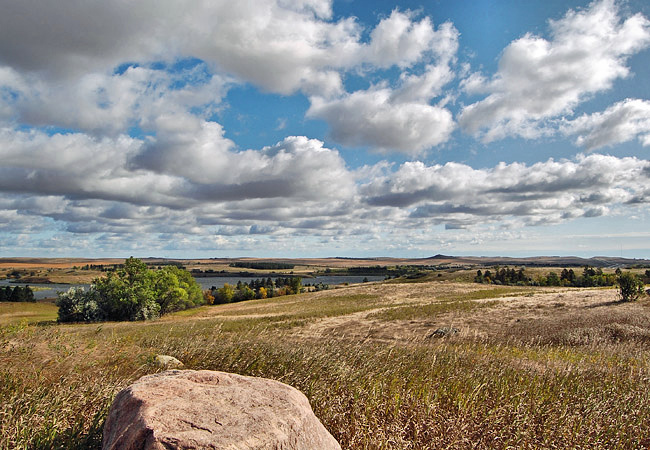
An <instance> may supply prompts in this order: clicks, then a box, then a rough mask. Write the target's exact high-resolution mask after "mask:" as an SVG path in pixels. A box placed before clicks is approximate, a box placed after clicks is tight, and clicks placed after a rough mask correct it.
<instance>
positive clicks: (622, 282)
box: [617, 272, 644, 302]
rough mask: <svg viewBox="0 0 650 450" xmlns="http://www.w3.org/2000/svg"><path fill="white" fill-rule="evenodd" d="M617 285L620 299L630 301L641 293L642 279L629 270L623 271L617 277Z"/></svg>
mask: <svg viewBox="0 0 650 450" xmlns="http://www.w3.org/2000/svg"><path fill="white" fill-rule="evenodd" d="M617 282H618V287H619V292H620V294H621V301H624V302H630V301H634V300H637V299H638V298H639V297H640V296H642V295H643V288H644V285H643V281H641V279H640V278H639V277H638V276H636V275H635V274H633V273H631V272H623V273H621V274H620V275H619V277H618V280H617Z"/></svg>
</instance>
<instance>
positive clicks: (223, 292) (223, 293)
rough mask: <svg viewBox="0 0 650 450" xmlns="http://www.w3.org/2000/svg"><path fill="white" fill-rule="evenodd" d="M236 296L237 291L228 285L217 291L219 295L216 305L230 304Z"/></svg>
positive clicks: (216, 298)
mask: <svg viewBox="0 0 650 450" xmlns="http://www.w3.org/2000/svg"><path fill="white" fill-rule="evenodd" d="M234 296H235V289H234V288H233V287H232V286H231V285H230V284H228V283H225V284H224V285H223V287H221V288H219V289H217V295H216V296H215V297H214V303H215V304H216V303H230V302H231V301H232V298H233V297H234Z"/></svg>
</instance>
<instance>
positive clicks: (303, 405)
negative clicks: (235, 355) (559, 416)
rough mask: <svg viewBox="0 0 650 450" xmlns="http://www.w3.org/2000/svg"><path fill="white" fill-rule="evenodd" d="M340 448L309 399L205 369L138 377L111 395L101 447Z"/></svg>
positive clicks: (278, 386) (278, 387)
mask: <svg viewBox="0 0 650 450" xmlns="http://www.w3.org/2000/svg"><path fill="white" fill-rule="evenodd" d="M221 448H224V449H225V448H229V449H237V450H245V449H258V450H263V449H268V450H276V449H282V450H292V449H303V450H330V449H331V450H340V449H341V447H340V445H339V444H338V442H336V440H335V439H334V437H332V435H331V434H330V433H329V432H328V431H327V430H326V429H325V427H324V426H323V425H322V424H321V423H320V421H319V420H318V419H317V418H316V416H315V415H314V413H313V411H312V409H311V406H310V405H309V401H308V400H307V397H305V396H304V394H302V393H301V392H300V391H298V390H297V389H295V388H292V387H291V386H288V385H286V384H283V383H280V382H278V381H273V380H267V379H264V378H253V377H245V376H241V375H235V374H230V373H225V372H214V371H210V370H199V371H195V370H169V371H166V372H161V373H158V374H154V375H147V376H144V377H142V378H140V379H139V380H138V381H136V382H135V383H134V384H132V385H131V386H129V387H128V388H126V389H124V390H123V391H121V392H120V393H119V394H117V396H116V397H115V400H114V401H113V404H112V405H111V409H110V411H109V413H108V417H107V419H106V423H105V425H104V438H103V443H102V449H103V450H121V449H138V450H140V449H142V450H154V449H155V450H169V449H221Z"/></svg>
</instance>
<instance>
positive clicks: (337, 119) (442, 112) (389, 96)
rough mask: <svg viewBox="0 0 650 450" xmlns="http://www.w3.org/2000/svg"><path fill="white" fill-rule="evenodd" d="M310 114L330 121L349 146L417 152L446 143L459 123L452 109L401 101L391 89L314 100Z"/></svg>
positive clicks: (333, 135)
mask: <svg viewBox="0 0 650 450" xmlns="http://www.w3.org/2000/svg"><path fill="white" fill-rule="evenodd" d="M308 116H310V117H318V118H321V119H324V120H326V121H327V123H328V124H329V126H330V127H331V129H332V131H331V134H332V137H333V138H334V139H335V140H337V141H339V142H342V143H343V144H346V145H355V146H365V145H369V146H371V147H374V148H376V149H379V150H398V151H401V152H404V153H407V154H411V155H417V154H419V153H421V152H422V151H423V150H425V149H428V148H431V147H433V146H435V145H438V144H440V143H443V142H446V141H447V140H448V139H449V136H450V135H451V132H452V131H453V130H454V127H455V124H454V120H453V117H452V115H451V113H450V112H449V110H447V109H445V108H442V107H439V106H434V105H429V104H427V103H426V102H421V101H420V102H415V101H413V102H399V101H397V102H396V101H395V100H394V96H393V91H391V89H389V88H374V89H370V90H368V91H358V92H354V93H352V94H349V95H346V96H345V97H343V98H341V99H336V100H331V101H327V100H324V99H320V98H314V99H312V104H311V107H310V108H309V112H308Z"/></svg>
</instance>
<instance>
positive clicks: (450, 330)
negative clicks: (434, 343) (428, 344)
mask: <svg viewBox="0 0 650 450" xmlns="http://www.w3.org/2000/svg"><path fill="white" fill-rule="evenodd" d="M459 331H460V330H459V329H458V328H454V327H442V328H438V329H436V330H435V331H433V332H432V333H431V334H429V335H428V336H427V338H441V337H445V336H451V335H453V334H456V333H458V332H459Z"/></svg>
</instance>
